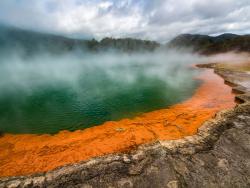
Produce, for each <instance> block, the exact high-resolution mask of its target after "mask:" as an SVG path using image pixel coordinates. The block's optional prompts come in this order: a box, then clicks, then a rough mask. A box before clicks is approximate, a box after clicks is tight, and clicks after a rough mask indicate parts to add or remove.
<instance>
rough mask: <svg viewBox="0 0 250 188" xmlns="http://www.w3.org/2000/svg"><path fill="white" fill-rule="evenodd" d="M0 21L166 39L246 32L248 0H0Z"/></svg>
mask: <svg viewBox="0 0 250 188" xmlns="http://www.w3.org/2000/svg"><path fill="white" fill-rule="evenodd" d="M0 23H4V24H10V25H14V26H17V27H21V28H25V29H33V30H38V31H45V32H50V33H59V34H63V35H68V36H74V37H85V38H86V37H87V38H89V37H95V38H97V39H101V38H103V37H107V36H108V37H136V38H142V39H150V40H157V41H159V42H166V41H168V40H170V39H171V38H173V37H174V36H176V35H178V34H181V33H200V34H210V35H215V34H220V33H225V32H232V33H238V34H244V33H250V0H133V1H132V0H0Z"/></svg>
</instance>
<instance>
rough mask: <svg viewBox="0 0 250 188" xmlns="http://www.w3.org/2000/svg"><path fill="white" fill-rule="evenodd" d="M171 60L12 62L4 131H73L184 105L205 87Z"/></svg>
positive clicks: (5, 83) (0, 110)
mask: <svg viewBox="0 0 250 188" xmlns="http://www.w3.org/2000/svg"><path fill="white" fill-rule="evenodd" d="M167 58H168V57H165V56H161V57H158V56H154V55H136V56H131V55H130V56H129V55H126V56H125V55H110V54H109V55H107V54H106V55H103V54H102V55H86V56H82V57H72V56H67V57H48V56H42V57H36V58H32V59H28V60H23V59H19V58H18V59H15V58H10V59H8V58H7V59H5V60H4V61H2V63H1V64H0V66H1V67H0V80H1V81H0V131H1V132H8V133H37V134H41V133H52V134H54V133H57V132H58V131H60V130H71V131H73V130H77V129H84V128H87V127H91V126H95V125H99V124H102V123H104V122H105V121H110V120H119V119H122V118H127V117H133V116H136V115H139V114H141V113H143V112H149V111H153V110H156V109H161V108H166V107H168V106H170V105H172V104H175V103H178V102H181V101H183V100H185V99H187V98H188V97H190V96H191V95H192V94H193V92H194V90H195V88H197V86H198V85H199V83H198V81H197V80H194V79H192V78H193V76H194V75H195V71H194V70H192V69H189V68H187V66H186V64H185V63H183V61H180V60H178V58H177V59H176V60H175V59H172V60H168V59H167Z"/></svg>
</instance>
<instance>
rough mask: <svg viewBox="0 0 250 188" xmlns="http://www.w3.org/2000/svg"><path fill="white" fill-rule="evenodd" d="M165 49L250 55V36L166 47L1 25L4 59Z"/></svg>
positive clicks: (183, 40)
mask: <svg viewBox="0 0 250 188" xmlns="http://www.w3.org/2000/svg"><path fill="white" fill-rule="evenodd" d="M164 46H165V47H167V48H175V49H186V48H191V49H192V50H193V51H195V52H198V53H201V54H214V53H221V52H227V51H240V52H250V35H235V34H231V33H226V34H222V35H219V36H216V37H212V36H208V35H198V34H182V35H179V36H177V37H176V38H174V39H173V40H171V41H170V42H168V43H167V44H166V45H161V44H159V43H157V42H155V41H149V40H140V39H133V38H122V39H114V38H104V39H102V40H101V41H97V40H95V39H92V40H83V39H72V38H67V37H63V36H57V35H53V34H46V33H39V32H34V31H28V30H23V29H19V28H13V27H8V26H3V25H0V55H1V54H8V53H9V52H10V51H13V52H16V51H18V52H21V53H22V54H24V55H25V56H27V57H28V56H30V55H32V54H36V53H38V52H49V53H53V54H58V53H59V54H60V53H65V52H69V51H73V50H79V51H86V50H87V51H94V52H98V51H109V50H118V51H122V52H129V53H130V52H141V51H154V50H156V49H158V48H159V47H164Z"/></svg>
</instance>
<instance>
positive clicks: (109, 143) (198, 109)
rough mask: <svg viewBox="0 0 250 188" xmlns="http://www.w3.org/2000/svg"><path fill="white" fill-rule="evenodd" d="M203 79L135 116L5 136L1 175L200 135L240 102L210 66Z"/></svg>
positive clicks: (1, 141)
mask: <svg viewBox="0 0 250 188" xmlns="http://www.w3.org/2000/svg"><path fill="white" fill-rule="evenodd" d="M198 79H201V80H202V81H203V82H202V84H201V86H200V87H199V88H198V89H197V90H196V91H195V93H194V95H193V96H192V97H191V98H190V99H188V100H186V101H184V102H182V103H180V104H176V105H173V106H171V107H169V108H166V109H162V110H156V111H153V112H149V113H144V114H142V115H140V116H138V117H135V118H133V119H122V120H120V121H110V122H106V123H104V124H102V125H100V126H95V127H92V128H88V129H84V130H77V131H74V132H69V131H61V132H59V133H58V134H56V135H48V134H43V135H33V134H21V135H14V134H5V135H3V136H2V137H0V176H2V177H3V176H17V175H27V174H32V173H36V172H44V171H48V170H52V169H54V168H56V167H59V166H62V165H65V164H69V163H75V162H79V161H83V160H86V159H89V158H91V157H95V156H100V155H105V154H110V153H116V152H124V151H128V150H129V149H131V148H134V147H135V146H137V145H139V144H143V143H148V142H151V141H155V140H158V139H159V140H171V139H179V138H182V137H185V136H188V135H194V134H195V133H196V132H197V128H199V127H200V126H201V125H202V123H203V122H204V121H206V120H208V119H209V118H211V117H213V116H214V115H215V113H216V112H218V111H220V110H222V109H227V108H231V107H233V106H234V105H235V103H234V95H233V94H232V93H231V88H230V87H229V86H227V85H225V84H224V81H223V79H222V78H220V77H219V76H218V75H216V74H214V73H213V70H205V71H204V72H202V74H201V75H200V76H199V78H198Z"/></svg>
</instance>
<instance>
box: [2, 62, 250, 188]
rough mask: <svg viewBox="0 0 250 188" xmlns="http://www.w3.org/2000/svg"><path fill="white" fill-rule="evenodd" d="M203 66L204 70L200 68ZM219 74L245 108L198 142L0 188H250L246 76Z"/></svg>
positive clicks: (172, 143)
mask: <svg viewBox="0 0 250 188" xmlns="http://www.w3.org/2000/svg"><path fill="white" fill-rule="evenodd" d="M198 66H199V65H198ZM199 67H206V68H214V70H215V73H217V74H219V75H220V76H222V77H223V78H224V79H225V83H227V84H230V85H231V86H232V88H233V91H234V92H235V93H237V94H238V95H237V96H236V100H237V101H238V102H239V103H240V104H238V105H237V106H236V107H235V108H233V109H231V110H226V111H222V112H220V113H218V114H217V115H216V116H215V117H214V118H213V119H211V120H209V121H207V122H206V123H204V124H203V125H202V126H201V127H200V128H199V130H198V133H197V134H196V135H193V136H188V137H185V138H183V139H179V140H169V141H157V142H154V143H151V144H145V145H141V146H139V147H138V148H136V149H135V150H133V151H131V152H130V153H124V154H122V153H121V154H113V155H107V156H103V157H98V158H93V159H91V160H89V161H84V162H82V163H78V164H73V165H66V166H63V167H59V168H57V169H55V170H52V171H49V172H46V173H41V174H35V175H32V176H20V177H8V178H1V179H0V187H168V188H175V187H249V186H250V92H249V89H250V88H248V87H246V86H244V85H242V84H241V83H242V80H241V78H242V77H244V78H246V79H247V80H250V78H249V77H250V75H249V74H245V73H243V72H232V71H230V70H226V69H221V68H217V67H216V64H206V65H200V66H199Z"/></svg>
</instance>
